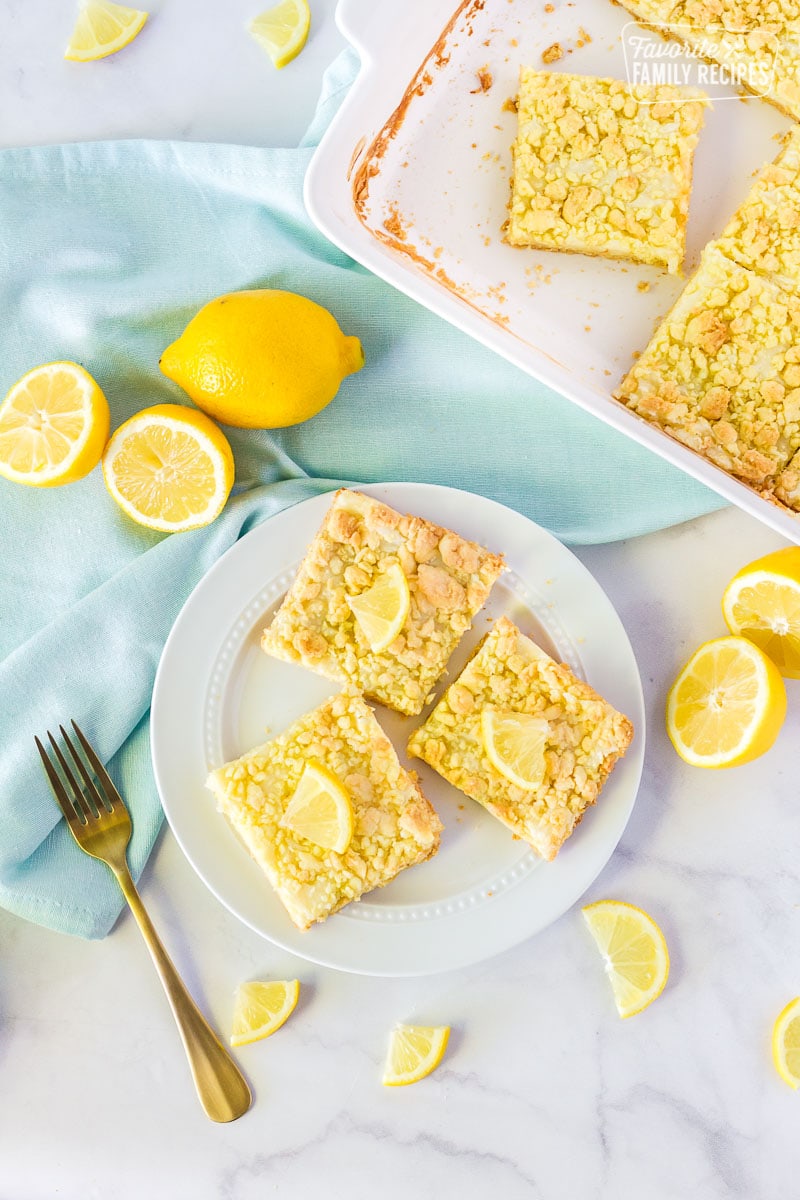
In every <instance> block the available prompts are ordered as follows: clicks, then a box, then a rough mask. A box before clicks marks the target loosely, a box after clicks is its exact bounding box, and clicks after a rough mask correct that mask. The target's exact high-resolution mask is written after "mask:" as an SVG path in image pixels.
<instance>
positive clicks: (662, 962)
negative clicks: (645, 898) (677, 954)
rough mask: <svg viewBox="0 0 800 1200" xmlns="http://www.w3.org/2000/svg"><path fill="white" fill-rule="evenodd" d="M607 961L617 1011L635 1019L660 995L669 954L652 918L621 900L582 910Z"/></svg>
mask: <svg viewBox="0 0 800 1200" xmlns="http://www.w3.org/2000/svg"><path fill="white" fill-rule="evenodd" d="M581 911H582V912H583V915H584V918H585V920H586V924H587V925H588V926H589V929H590V930H591V933H592V937H593V938H594V940H595V941H596V942H597V947H598V949H599V951H600V953H601V954H602V956H603V958H604V959H605V966H606V973H607V975H608V977H609V979H610V980H611V987H612V989H613V991H614V1000H615V1001H616V1005H617V1011H618V1013H619V1015H620V1016H621V1017H633V1016H635V1014H636V1013H639V1012H641V1011H642V1009H643V1008H647V1006H648V1004H652V1003H653V1001H654V1000H655V999H656V998H657V997H658V996H660V995H661V993H662V992H663V990H664V987H665V985H666V982H667V978H668V976H669V952H668V951H667V943H666V942H665V940H664V935H663V933H662V932H661V930H660V929H659V927H658V925H656V923H655V921H654V920H653V918H652V917H649V916H648V915H647V913H646V912H642V910H641V909H640V908H636V906H635V905H633V904H625V903H624V902H623V901H622V900H598V901H597V902H596V903H595V904H587V905H586V907H585V908H583V909H582V910H581Z"/></svg>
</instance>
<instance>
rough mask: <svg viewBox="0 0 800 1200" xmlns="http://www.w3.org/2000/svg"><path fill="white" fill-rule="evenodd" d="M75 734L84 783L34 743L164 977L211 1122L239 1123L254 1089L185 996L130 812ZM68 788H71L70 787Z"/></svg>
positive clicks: (65, 808)
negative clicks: (135, 867)
mask: <svg viewBox="0 0 800 1200" xmlns="http://www.w3.org/2000/svg"><path fill="white" fill-rule="evenodd" d="M72 728H73V729H74V730H75V734H76V736H77V738H78V741H79V742H80V744H81V747H82V749H83V752H84V755H85V758H86V760H88V766H87V762H86V761H84V757H83V756H82V755H81V754H80V753H79V752H78V751H77V750H76V749H75V746H74V745H73V743H72V742H71V741H70V739H69V737H68V735H67V732H66V730H65V729H64V726H63V725H60V726H59V730H60V732H61V737H62V738H63V740H64V744H65V745H66V747H67V749H68V750H69V752H70V755H71V756H72V759H73V762H74V764H75V767H76V768H77V771H78V774H79V776H80V779H81V780H82V782H81V783H79V782H78V780H77V779H76V778H75V774H74V773H73V770H72V768H71V767H70V765H69V762H68V761H67V759H66V758H65V757H64V755H63V754H62V752H61V749H60V748H59V745H58V743H57V742H56V740H55V738H54V737H53V735H52V733H50V731H49V730H48V732H47V736H48V738H49V739H50V744H51V746H52V747H53V752H54V754H55V757H56V759H57V760H58V765H59V767H60V768H61V775H59V772H58V771H57V770H56V768H55V767H54V766H53V763H52V762H51V760H50V758H49V757H48V754H47V751H46V750H45V748H44V746H43V745H42V743H41V742H40V741H39V739H38V737H37V738H36V745H37V746H38V748H39V753H40V755H41V756H42V762H43V763H44V769H45V771H46V772H47V778H48V779H49V780H50V786H51V787H52V789H53V792H54V794H55V797H56V800H57V801H58V806H59V808H60V809H61V811H62V813H63V814H64V816H65V817H66V819H67V825H68V826H69V828H70V831H71V833H72V836H73V837H74V838H75V841H76V842H77V843H78V845H79V846H80V848H81V850H85V851H86V853H87V854H91V856H92V858H99V859H100V861H101V862H104V863H105V864H106V866H108V867H110V868H111V870H112V871H113V872H114V874H115V875H116V877H117V882H118V883H119V886H120V887H121V888H122V894H123V895H124V897H125V899H126V900H127V901H128V904H129V905H130V908H131V911H132V913H133V915H134V917H135V918H136V921H137V923H138V925H139V928H140V929H141V931H142V936H143V937H144V940H145V942H146V943H147V948H148V950H149V951H150V956H151V958H152V959H153V962H154V963H155V967H156V970H157V971H158V974H159V976H160V977H161V982H162V983H163V985H164V990H165V992H166V993H167V998H168V1000H169V1003H170V1007H171V1008H172V1012H173V1015H174V1017H175V1020H176V1022H177V1025H178V1030H179V1032H180V1035H181V1039H182V1041H183V1045H184V1048H185V1050H186V1054H187V1057H188V1059H189V1066H190V1067H191V1070H192V1076H193V1077H194V1083H195V1087H196V1088H197V1094H198V1096H199V1097H200V1103H201V1104H202V1105H203V1108H204V1109H205V1111H206V1114H207V1115H208V1116H209V1117H210V1118H211V1120H212V1121H235V1120H236V1118H237V1117H241V1116H242V1114H243V1113H246V1112H247V1110H248V1108H249V1107H250V1104H251V1102H252V1097H251V1095H250V1088H249V1087H248V1086H247V1083H246V1082H245V1079H244V1077H243V1075H242V1074H241V1072H240V1070H239V1068H238V1067H237V1066H236V1063H235V1062H234V1061H233V1059H232V1058H231V1056H230V1054H229V1053H228V1051H227V1050H226V1049H225V1047H224V1046H223V1045H222V1043H221V1042H220V1040H219V1038H218V1037H217V1035H216V1034H215V1033H214V1032H213V1030H212V1029H211V1027H210V1026H209V1025H208V1023H207V1021H206V1019H205V1017H204V1016H203V1015H202V1013H201V1012H200V1010H199V1009H198V1008H197V1006H196V1004H195V1002H194V1001H193V1000H192V998H191V996H190V995H189V993H188V992H187V990H186V988H185V986H184V984H183V982H182V980H181V978H180V976H179V975H178V972H177V971H176V970H175V967H174V966H173V964H172V961H171V960H170V958H169V955H168V954H167V952H166V950H165V949H164V947H163V946H162V944H161V941H160V940H159V937H158V934H157V933H156V931H155V929H154V928H153V925H152V923H151V921H150V918H149V916H148V915H147V912H146V910H145V907H144V905H143V904H142V901H141V898H140V896H139V893H138V892H137V890H136V886H135V884H134V882H133V879H132V878H131V873H130V870H129V869H128V860H127V857H126V850H127V846H128V842H129V841H130V837H131V818H130V816H129V814H128V810H127V808H126V807H125V804H124V802H123V800H122V797H121V796H120V794H119V792H118V791H117V789H116V788H115V787H114V784H113V783H112V782H111V779H110V778H109V775H108V772H107V771H106V769H105V767H104V766H103V764H102V763H101V761H100V759H99V758H98V757H97V755H96V754H95V752H94V750H93V749H92V747H91V745H90V744H89V742H88V741H87V739H86V738H85V737H84V735H83V734H82V733H81V731H80V729H79V728H78V726H77V725H76V724H75V722H74V721H73V722H72ZM90 768H91V769H90ZM93 776H94V777H93ZM65 781H66V785H68V786H65Z"/></svg>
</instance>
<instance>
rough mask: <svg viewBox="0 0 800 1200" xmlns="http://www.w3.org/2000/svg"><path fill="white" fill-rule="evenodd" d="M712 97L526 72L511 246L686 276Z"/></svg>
mask: <svg viewBox="0 0 800 1200" xmlns="http://www.w3.org/2000/svg"><path fill="white" fill-rule="evenodd" d="M706 102H707V98H706V96H705V93H703V92H701V91H700V90H699V89H698V88H678V87H671V86H668V85H663V86H657V87H635V86H632V85H629V84H627V83H625V82H623V81H621V80H617V79H597V78H594V77H592V76H588V75H568V74H562V73H560V72H554V71H552V72H551V71H535V70H533V69H531V68H529V67H523V68H522V70H521V72H520V85H519V98H518V102H517V108H518V130H517V137H516V140H515V142H514V145H513V148H512V153H513V160H514V162H513V180H512V186H511V200H510V204H509V218H508V224H507V232H506V241H507V242H509V243H510V244H511V245H512V246H535V247H538V248H539V249H542V250H569V251H573V252H576V253H579V254H594V255H602V256H604V257H606V258H624V259H632V260H633V261H635V262H641V263H649V264H652V265H655V266H660V267H666V268H667V270H668V271H672V272H673V273H679V272H680V266H681V263H682V261H683V256H684V248H685V241H686V219H687V215H688V211H689V193H690V190H691V180H692V158H693V155H694V148H695V146H696V144H697V140H698V136H699V131H700V127H701V125H702V123H703V109H704V105H705V103H706Z"/></svg>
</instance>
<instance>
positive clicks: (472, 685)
mask: <svg viewBox="0 0 800 1200" xmlns="http://www.w3.org/2000/svg"><path fill="white" fill-rule="evenodd" d="M632 737H633V727H632V725H631V723H630V721H628V719H627V718H626V717H624V716H622V714H621V713H618V712H617V711H616V710H615V709H614V708H612V707H611V705H610V704H607V703H606V701H605V700H603V699H602V697H600V696H598V695H597V693H596V692H595V691H593V690H592V688H590V687H589V686H588V684H586V683H583V682H582V680H580V679H578V678H576V676H575V675H574V674H573V673H572V671H570V669H569V667H566V666H564V665H563V664H561V663H557V662H555V661H554V660H553V659H552V658H550V656H549V655H547V654H545V652H544V651H543V650H541V649H540V648H539V646H537V645H536V643H535V642H533V641H531V639H530V638H527V637H525V635H524V634H522V633H520V631H519V629H517V627H516V625H514V624H513V622H512V621H510V620H509V619H508V618H507V617H501V618H500V620H499V621H497V622H496V624H495V625H494V626H493V627H492V629H491V630H490V632H489V633H488V634H487V635H486V637H485V638H484V640H483V642H482V643H481V644H480V646H479V647H478V649H477V651H476V653H475V654H474V655H473V657H472V658H471V659H470V661H469V663H468V664H467V666H466V667H465V668H464V670H463V672H462V673H461V675H460V676H459V677H458V679H457V680H456V681H455V683H453V684H451V686H450V687H449V688H448V689H447V691H446V692H445V694H444V696H443V697H442V699H441V700H440V701H439V703H438V704H437V705H436V707H435V708H434V710H433V712H432V713H431V715H430V716H429V718H428V720H427V721H426V722H425V724H424V725H422V726H421V727H420V728H419V729H417V730H415V732H414V733H413V734H412V735H411V738H410V740H409V743H408V753H409V754H410V755H411V756H412V757H415V758H421V759H423V761H424V762H426V763H428V764H429V765H430V766H431V767H433V768H434V770H436V771H438V772H439V774H440V775H441V776H442V777H443V778H444V779H446V780H447V782H448V783H451V784H453V786H454V787H457V788H459V789H460V790H461V791H462V792H465V793H466V794H467V795H468V796H471V797H472V799H473V800H477V801H478V803H479V804H482V805H483V807H484V808H486V809H488V811H489V812H490V813H492V815H493V816H495V817H497V819H498V820H499V821H502V822H503V824H504V825H507V826H508V828H509V829H510V830H512V832H513V833H515V834H517V835H518V836H519V837H520V838H522V839H523V840H524V841H526V842H528V844H529V845H530V846H532V847H533V849H534V850H535V851H536V852H537V854H539V855H541V857H542V858H546V859H553V858H555V856H556V854H557V853H558V851H559V849H560V847H561V846H562V845H563V843H564V842H565V841H566V839H567V838H568V837H569V836H570V834H571V833H572V832H573V830H574V829H575V826H576V825H577V824H578V822H579V821H580V819H581V817H582V816H583V814H584V812H585V811H586V809H587V807H588V806H589V805H591V804H594V803H595V801H596V800H597V797H598V795H599V794H600V789H601V788H602V786H603V784H604V782H605V780H606V778H607V777H608V775H609V773H610V772H611V770H612V768H613V767H614V764H615V763H616V761H617V759H618V758H619V757H620V756H621V755H623V754H624V753H625V750H626V749H627V747H628V745H629V744H630V741H631V738H632Z"/></svg>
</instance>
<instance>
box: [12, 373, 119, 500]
mask: <svg viewBox="0 0 800 1200" xmlns="http://www.w3.org/2000/svg"><path fill="white" fill-rule="evenodd" d="M109 424H110V416H109V411H108V403H107V401H106V398H105V396H104V395H103V392H102V391H101V389H100V387H99V386H98V385H97V383H95V381H94V379H92V377H91V375H90V374H89V373H88V371H84V369H83V367H79V366H78V364H77V363H74V362H54V363H45V365H44V366H42V367H34V368H33V370H32V371H28V373H27V374H26V375H23V376H22V378H21V379H20V380H18V381H17V382H16V383H15V384H14V386H13V387H12V388H11V391H10V392H9V393H8V395H7V396H6V398H5V400H4V401H3V403H2V405H0V475H3V476H4V477H5V478H6V479H10V480H12V482H13V483H25V484H28V485H29V486H30V487H56V486H58V484H61V483H73V482H74V481H75V480H76V479H82V478H83V476H84V475H88V473H89V472H90V471H91V470H92V468H93V467H96V466H97V464H98V463H99V461H100V456H101V455H102V453H103V447H104V446H105V444H106V441H107V440H108V429H109Z"/></svg>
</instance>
